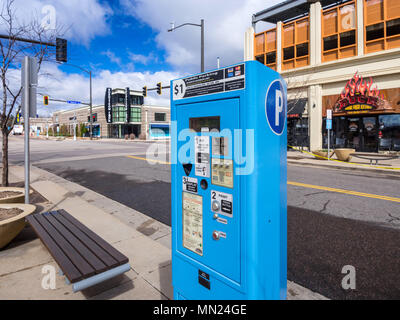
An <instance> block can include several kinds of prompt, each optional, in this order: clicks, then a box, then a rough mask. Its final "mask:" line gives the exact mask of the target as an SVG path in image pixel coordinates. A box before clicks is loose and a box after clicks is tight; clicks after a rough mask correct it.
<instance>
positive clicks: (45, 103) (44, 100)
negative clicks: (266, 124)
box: [43, 96, 49, 106]
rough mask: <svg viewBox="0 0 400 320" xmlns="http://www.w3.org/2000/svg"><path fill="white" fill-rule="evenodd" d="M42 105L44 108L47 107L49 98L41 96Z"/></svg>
mask: <svg viewBox="0 0 400 320" xmlns="http://www.w3.org/2000/svg"><path fill="white" fill-rule="evenodd" d="M43 104H44V105H45V106H48V105H49V96H43Z"/></svg>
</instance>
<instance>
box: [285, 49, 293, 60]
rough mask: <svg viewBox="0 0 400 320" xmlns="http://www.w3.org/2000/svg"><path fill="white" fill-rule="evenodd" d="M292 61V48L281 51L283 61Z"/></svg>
mask: <svg viewBox="0 0 400 320" xmlns="http://www.w3.org/2000/svg"><path fill="white" fill-rule="evenodd" d="M290 59H294V47H289V48H285V49H283V60H290Z"/></svg>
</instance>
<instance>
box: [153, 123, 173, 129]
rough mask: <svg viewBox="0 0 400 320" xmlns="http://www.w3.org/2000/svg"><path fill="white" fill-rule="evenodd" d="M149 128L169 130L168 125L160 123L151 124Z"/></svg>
mask: <svg viewBox="0 0 400 320" xmlns="http://www.w3.org/2000/svg"><path fill="white" fill-rule="evenodd" d="M150 126H151V128H169V124H162V123H152V124H150Z"/></svg>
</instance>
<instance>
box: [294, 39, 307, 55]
mask: <svg viewBox="0 0 400 320" xmlns="http://www.w3.org/2000/svg"><path fill="white" fill-rule="evenodd" d="M296 56H297V57H304V56H308V42H307V43H302V44H298V45H297V46H296Z"/></svg>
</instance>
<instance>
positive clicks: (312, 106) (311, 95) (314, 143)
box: [308, 85, 322, 151]
mask: <svg viewBox="0 0 400 320" xmlns="http://www.w3.org/2000/svg"><path fill="white" fill-rule="evenodd" d="M308 119H309V136H310V150H311V151H313V150H318V149H321V148H322V86H321V85H312V86H310V87H308Z"/></svg>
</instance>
